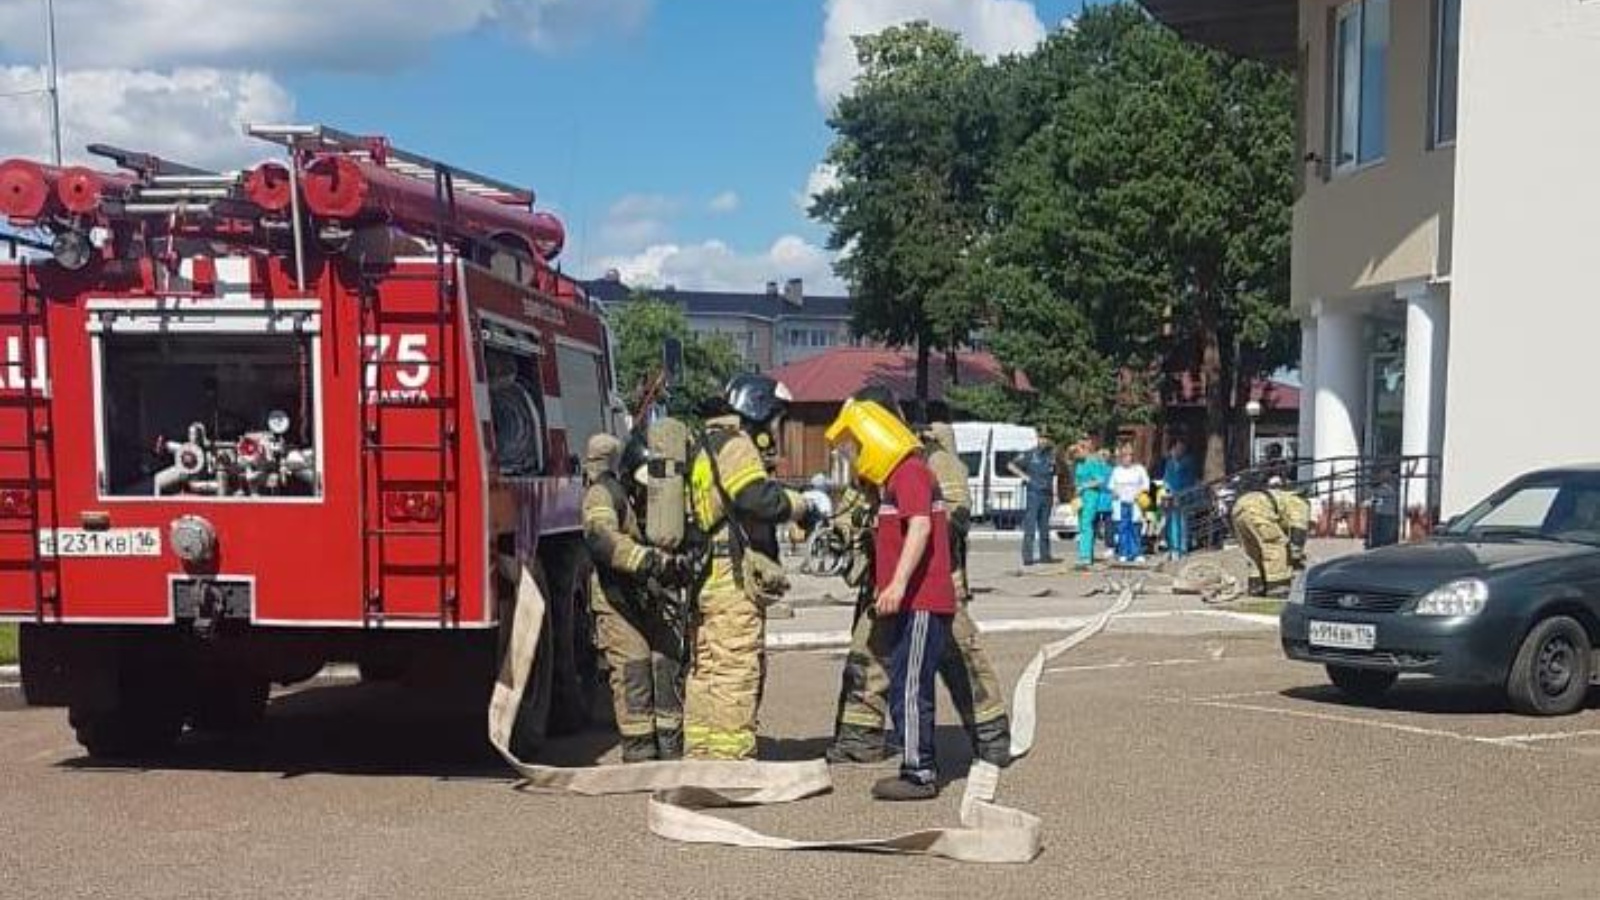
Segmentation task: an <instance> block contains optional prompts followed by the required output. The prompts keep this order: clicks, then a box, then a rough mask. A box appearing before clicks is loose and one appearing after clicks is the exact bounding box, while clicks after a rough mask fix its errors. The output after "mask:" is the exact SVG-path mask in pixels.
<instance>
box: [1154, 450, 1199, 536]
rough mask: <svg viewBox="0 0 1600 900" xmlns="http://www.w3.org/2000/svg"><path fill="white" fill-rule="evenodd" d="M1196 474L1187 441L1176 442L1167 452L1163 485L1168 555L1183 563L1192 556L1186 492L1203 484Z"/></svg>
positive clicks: (1162, 471) (1163, 467) (1162, 476)
mask: <svg viewBox="0 0 1600 900" xmlns="http://www.w3.org/2000/svg"><path fill="white" fill-rule="evenodd" d="M1199 483H1200V480H1199V477H1198V476H1197V475H1196V474H1195V467H1194V459H1193V458H1192V457H1190V456H1189V447H1188V445H1187V444H1185V443H1184V441H1183V438H1178V439H1177V440H1175V441H1173V442H1172V446H1171V447H1169V448H1168V449H1167V461H1166V463H1165V464H1164V465H1163V466H1162V469H1161V484H1162V486H1164V487H1165V488H1166V499H1167V507H1166V514H1167V528H1166V532H1167V533H1166V538H1167V555H1168V556H1169V557H1171V558H1172V559H1182V558H1183V557H1184V556H1185V555H1186V554H1188V552H1189V520H1188V512H1187V509H1186V505H1185V502H1184V492H1185V491H1188V490H1190V489H1192V488H1194V486H1195V485H1197V484H1199Z"/></svg>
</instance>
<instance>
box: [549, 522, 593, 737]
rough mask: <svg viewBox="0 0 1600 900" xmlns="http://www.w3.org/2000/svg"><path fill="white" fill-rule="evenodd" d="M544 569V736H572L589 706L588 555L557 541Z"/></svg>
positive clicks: (583, 722) (578, 545)
mask: <svg viewBox="0 0 1600 900" xmlns="http://www.w3.org/2000/svg"><path fill="white" fill-rule="evenodd" d="M551 562H552V565H551V566H550V567H549V568H547V569H546V575H547V584H548V585H549V588H550V592H549V593H547V594H546V595H545V598H546V601H547V602H548V603H549V619H548V620H547V622H546V625H547V631H548V632H549V633H550V636H551V647H550V649H551V651H552V654H553V656H552V658H553V661H554V663H555V665H554V669H553V671H551V673H550V675H551V678H552V679H553V680H552V682H551V685H550V719H549V723H548V724H549V733H550V734H551V735H552V736H559V735H567V734H576V733H578V732H580V731H582V730H583V729H585V728H587V727H588V725H589V722H590V719H591V713H592V710H593V705H594V678H595V672H596V669H597V667H596V665H595V663H594V654H595V650H594V638H593V625H592V624H591V622H590V619H591V613H590V611H589V573H590V572H591V571H593V564H592V563H591V562H590V560H589V552H588V550H587V548H585V547H584V546H583V544H582V543H581V542H579V541H576V540H562V541H560V543H559V545H558V546H557V547H556V548H554V552H553V553H552V556H551Z"/></svg>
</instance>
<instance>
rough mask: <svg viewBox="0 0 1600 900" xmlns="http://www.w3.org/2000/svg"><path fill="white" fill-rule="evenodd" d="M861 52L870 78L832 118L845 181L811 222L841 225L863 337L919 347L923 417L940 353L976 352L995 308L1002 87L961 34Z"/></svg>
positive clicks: (834, 243)
mask: <svg viewBox="0 0 1600 900" xmlns="http://www.w3.org/2000/svg"><path fill="white" fill-rule="evenodd" d="M856 49H857V55H858V57H859V59H860V62H861V67H862V73H861V76H860V79H859V80H858V81H857V82H856V85H855V88H854V90H853V91H852V92H851V93H850V94H848V95H847V96H845V97H844V98H842V99H841V100H840V101H839V105H838V108H837V110H836V111H835V113H834V114H833V116H832V117H831V118H830V119H829V125H830V126H831V127H832V129H833V130H834V133H835V139H834V143H833V145H832V147H831V148H830V149H829V151H828V156H827V161H828V162H829V163H831V164H832V165H833V166H834V167H835V168H836V170H837V171H838V173H839V184H838V186H837V187H835V188H833V189H831V190H829V191H826V192H824V193H823V194H822V195H821V196H820V197H818V198H817V201H816V203H815V204H814V205H813V207H812V210H811V213H812V215H813V216H815V217H816V218H818V219H820V220H821V221H823V222H825V223H827V224H828V225H830V226H831V227H832V234H831V236H830V238H829V246H830V247H831V248H832V249H834V250H837V251H840V252H841V257H840V261H839V263H838V266H837V268H838V271H839V274H840V275H841V276H842V277H843V278H844V279H845V280H846V281H847V282H848V283H849V285H850V290H851V295H852V297H854V304H853V312H852V318H853V321H852V325H853V327H854V329H855V330H856V332H857V333H858V334H862V335H865V336H867V337H871V338H874V339H876V340H880V341H883V342H885V343H888V344H890V345H892V346H896V347H904V346H911V347H915V348H916V351H917V387H916V397H915V398H914V400H915V403H916V404H917V406H918V408H919V411H922V410H925V408H926V406H925V405H926V403H927V399H928V385H929V367H930V361H931V357H932V354H933V352H934V351H936V350H944V351H949V352H951V353H953V351H955V350H957V349H958V348H960V347H962V346H963V345H965V344H967V342H968V341H969V340H970V336H971V333H972V323H973V322H974V321H975V320H976V319H977V318H979V316H980V315H981V311H982V309H983V307H984V305H985V303H986V302H987V289H986V287H985V285H984V283H983V280H982V279H981V278H980V277H979V271H980V268H981V261H982V257H983V253H984V250H983V244H984V241H985V239H986V237H987V230H986V229H985V227H984V223H985V215H986V209H987V202H986V199H985V181H986V179H987V176H988V173H989V171H990V169H991V168H992V166H993V163H994V154H995V152H996V150H997V149H998V146H999V145H998V143H997V140H996V139H997V136H998V133H999V116H998V113H997V111H996V107H995V105H994V104H993V103H991V102H986V100H985V97H986V96H988V95H989V94H990V92H991V87H992V83H993V79H992V78H991V77H990V73H989V71H988V70H987V69H986V68H985V66H984V65H983V61H982V59H980V58H979V57H978V56H977V55H976V54H974V53H972V52H971V51H969V50H967V49H966V48H964V47H963V46H962V45H961V41H960V39H959V38H958V37H957V36H956V35H955V34H953V33H951V32H948V31H942V30H940V29H936V28H933V27H931V26H929V25H928V24H927V23H925V22H917V23H913V24H910V25H906V26H903V27H896V28H890V29H887V30H885V31H883V32H882V33H880V34H877V35H871V36H866V37H858V38H856ZM950 361H951V362H952V363H953V361H954V358H953V356H951V357H950ZM952 369H953V366H952Z"/></svg>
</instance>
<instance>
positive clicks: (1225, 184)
mask: <svg viewBox="0 0 1600 900" xmlns="http://www.w3.org/2000/svg"><path fill="white" fill-rule="evenodd" d="M859 46H860V48H861V52H862V60H863V64H864V68H865V74H864V75H863V78H862V81H861V82H860V83H859V84H858V86H857V88H856V91H855V92H854V93H853V94H852V95H850V96H849V97H847V98H845V100H843V101H841V103H840V107H839V112H838V114H837V115H836V116H835V117H834V119H833V122H832V124H833V126H834V128H835V130H836V131H837V132H838V139H837V140H836V142H835V144H834V146H833V149H832V150H831V151H830V156H829V158H830V160H831V161H833V162H834V163H835V164H836V165H838V166H839V169H840V173H841V179H842V181H841V185H840V187H839V188H838V189H837V190H836V191H832V192H830V193H829V194H826V195H824V196H823V197H822V198H821V200H820V202H819V203H818V205H817V208H816V210H815V212H816V213H817V214H818V215H819V216H820V217H821V218H823V219H824V221H827V222H828V223H830V224H831V225H833V227H834V233H833V246H835V247H836V248H839V249H842V250H844V251H845V258H844V260H843V262H842V263H841V265H840V272H841V274H843V275H844V277H845V278H846V279H847V280H848V281H849V282H850V284H851V286H852V289H853V291H854V293H855V295H856V297H857V304H858V305H857V309H856V319H857V321H856V324H857V327H858V328H859V329H860V330H861V331H862V333H864V334H867V335H869V336H872V337H877V338H880V339H883V340H886V341H889V342H890V343H902V344H903V343H910V342H913V341H915V340H923V341H925V342H928V343H930V344H932V346H934V347H937V348H948V347H958V346H961V345H962V344H963V343H966V342H968V341H969V340H970V339H971V338H972V337H973V336H974V335H975V334H978V335H981V337H982V339H983V342H984V343H985V344H986V345H987V346H988V347H989V348H990V349H992V350H993V351H994V353H995V355H996V356H997V357H998V358H999V359H1000V361H1001V363H1002V364H1003V365H1005V366H1007V367H1010V368H1012V369H1015V370H1018V371H1021V372H1024V373H1026V375H1027V376H1028V381H1029V382H1030V383H1031V386H1032V390H1031V391H1017V390H1011V389H1007V388H1003V387H984V388H977V389H966V390H961V391H958V392H957V393H956V396H955V399H956V400H957V402H958V403H959V404H960V405H962V406H963V407H965V408H967V409H969V410H972V411H974V412H978V413H980V414H985V415H996V416H1000V417H1004V418H1008V419H1012V420H1016V421H1026V422H1031V423H1034V424H1037V425H1040V426H1042V427H1044V428H1046V429H1047V430H1049V431H1050V432H1052V433H1054V434H1056V436H1057V437H1060V438H1064V439H1072V438H1074V437H1077V436H1079V435H1083V434H1105V433H1108V432H1111V431H1113V430H1114V429H1115V428H1116V426H1118V425H1119V424H1126V423H1131V422H1138V421H1149V420H1152V419H1153V418H1155V417H1156V416H1158V415H1159V413H1160V410H1161V409H1162V406H1163V405H1162V403H1161V402H1160V401H1161V400H1162V399H1163V398H1164V397H1166V396H1167V395H1169V394H1170V392H1171V391H1172V388H1173V385H1174V384H1175V382H1176V377H1175V376H1176V375H1177V374H1178V373H1191V374H1194V375H1197V376H1198V377H1199V379H1200V381H1201V383H1202V384H1203V385H1204V386H1205V387H1206V390H1207V393H1206V407H1207V416H1206V431H1207V435H1206V437H1207V441H1206V449H1207V453H1206V456H1207V469H1208V473H1210V474H1219V473H1220V471H1221V467H1222V466H1223V465H1224V464H1225V462H1226V460H1225V452H1224V448H1225V446H1226V435H1227V433H1228V431H1229V429H1230V428H1232V427H1235V426H1236V425H1237V423H1238V421H1239V419H1240V415H1241V413H1240V409H1241V408H1242V406H1243V404H1244V401H1245V400H1246V399H1248V386H1249V385H1250V384H1251V382H1252V380H1253V379H1254V378H1256V377H1258V376H1260V375H1263V374H1267V373H1270V372H1272V371H1274V370H1275V369H1277V368H1279V367H1280V366H1282V365H1284V364H1286V363H1289V362H1291V361H1292V360H1293V354H1294V351H1295V349H1296V347H1297V344H1296V340H1295V334H1296V332H1295V329H1294V328H1293V323H1292V322H1291V321H1290V320H1289V317H1288V310H1287V299H1288V288H1289V283H1288V282H1289V279H1288V275H1289V236H1290V218H1291V214H1290V210H1291V205H1292V200H1293V196H1292V194H1293V172H1294V164H1295V163H1294V159H1293V134H1294V127H1293V115H1294V114H1293V91H1292V87H1291V82H1290V79H1289V78H1288V77H1287V76H1286V75H1285V74H1284V73H1281V72H1278V71H1276V70H1273V69H1270V68H1267V67H1265V66H1262V65H1259V64H1255V63H1250V62H1243V61H1239V60H1236V59H1233V58H1231V57H1227V56H1224V55H1222V54H1220V53H1216V52H1213V51H1209V50H1204V49H1201V48H1198V47H1195V46H1192V45H1189V44H1185V43H1184V42H1182V41H1181V40H1179V39H1178V38H1177V36H1176V35H1174V34H1173V33H1172V32H1171V31H1169V30H1168V29H1166V28H1165V27H1163V26H1161V25H1159V24H1157V23H1155V22H1153V21H1152V20H1150V19H1149V17H1148V16H1147V15H1146V14H1145V13H1144V12H1143V11H1142V10H1140V9H1138V8H1137V7H1134V6H1132V5H1129V4H1111V5H1098V6H1092V7H1089V8H1087V9H1085V11H1084V13H1083V15H1082V16H1080V17H1079V18H1078V20H1077V21H1076V23H1075V25H1074V26H1073V27H1071V28H1068V29H1063V30H1062V31H1060V32H1057V33H1056V34H1054V35H1052V36H1051V37H1050V38H1049V39H1048V40H1047V41H1046V42H1045V43H1044V44H1043V45H1041V46H1040V47H1039V48H1038V49H1037V50H1035V51H1034V52H1032V53H1030V54H1028V55H1026V56H1020V57H1013V58H1008V59H1004V60H1001V61H999V62H998V63H995V64H992V65H987V66H986V65H984V64H983V63H982V62H981V60H977V59H975V58H973V57H972V55H971V54H970V53H968V52H967V51H965V50H963V49H961V48H960V45H959V42H958V41H957V39H956V38H955V37H954V36H952V35H949V34H946V33H943V32H939V31H936V30H934V29H931V28H928V27H927V26H925V25H916V26H908V27H906V28H903V29H891V30H890V31H887V32H884V33H883V34H882V35H880V36H878V37H876V38H866V39H861V40H860V42H859Z"/></svg>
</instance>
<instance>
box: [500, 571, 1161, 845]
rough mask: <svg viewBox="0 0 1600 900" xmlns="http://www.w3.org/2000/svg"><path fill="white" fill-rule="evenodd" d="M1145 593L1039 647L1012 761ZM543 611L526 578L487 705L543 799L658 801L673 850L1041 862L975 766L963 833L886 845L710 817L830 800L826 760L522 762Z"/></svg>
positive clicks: (914, 835)
mask: <svg viewBox="0 0 1600 900" xmlns="http://www.w3.org/2000/svg"><path fill="white" fill-rule="evenodd" d="M1137 593H1138V587H1137V586H1136V585H1134V584H1132V583H1127V584H1122V585H1119V590H1118V594H1117V599H1116V601H1115V602H1114V603H1112V604H1111V606H1110V607H1109V608H1107V609H1106V610H1105V611H1104V612H1102V613H1100V615H1098V616H1096V617H1095V618H1094V619H1093V620H1091V621H1090V622H1089V623H1088V624H1086V625H1084V626H1083V627H1081V628H1079V629H1078V630H1077V631H1075V632H1073V633H1072V634H1070V635H1068V636H1067V637H1065V638H1062V639H1061V640H1058V641H1055V642H1052V643H1049V644H1045V645H1044V646H1043V647H1040V648H1039V650H1038V652H1036V653H1035V654H1034V656H1033V659H1032V660H1031V661H1030V662H1029V663H1028V666H1027V668H1026V669H1024V670H1023V672H1022V676H1021V677H1020V678H1019V679H1018V680H1017V686H1016V689H1015V691H1014V693H1013V695H1012V716H1011V755H1012V757H1013V759H1014V760H1020V759H1021V758H1022V757H1024V756H1026V755H1027V754H1028V752H1029V751H1030V750H1032V749H1033V741H1034V735H1035V732H1036V729H1037V725H1038V696H1037V695H1038V688H1039V680H1040V678H1041V677H1043V674H1044V667H1045V666H1046V665H1048V664H1049V663H1050V661H1051V660H1053V659H1055V658H1056V657H1058V656H1060V655H1061V654H1063V653H1065V652H1067V651H1068V650H1071V649H1072V648H1074V647H1076V646H1078V645H1079V644H1082V643H1083V642H1085V641H1087V640H1089V639H1090V638H1092V637H1094V636H1095V635H1096V634H1099V633H1100V632H1101V631H1102V630H1104V629H1105V627H1106V625H1108V624H1109V623H1110V622H1111V619H1112V617H1113V616H1116V615H1118V614H1120V613H1122V612H1124V611H1126V610H1127V609H1128V607H1129V606H1131V605H1132V604H1133V599H1134V596H1135V595H1136V594H1137ZM544 612H545V601H544V596H543V595H542V594H541V593H540V591H539V588H538V585H537V584H536V583H535V580H534V577H533V575H532V573H531V572H529V571H528V570H527V569H523V570H522V572H521V575H520V577H519V579H518V586H517V606H516V613H515V615H514V618H513V621H512V629H511V640H510V643H509V645H508V647H507V649H506V654H505V659H504V660H503V662H502V663H501V668H500V677H499V679H498V680H497V681H496V683H495V687H494V696H493V697H492V698H491V699H490V702H489V742H490V743H491V744H493V745H494V748H495V749H496V750H498V751H499V752H500V755H501V756H503V757H505V760H506V762H507V763H509V764H510V765H511V767H512V768H513V769H515V770H516V771H517V773H518V774H520V775H521V776H522V777H523V778H524V779H526V781H527V784H528V785H529V786H531V787H533V788H535V789H538V790H541V791H551V792H566V793H574V794H584V795H589V796H601V795H609V794H642V793H649V794H651V798H650V803H649V827H650V830H651V832H653V833H655V834H657V835H659V836H661V837H664V838H666V839H668V840H673V841H679V842H682V843H687V844H721V845H725V846H731V847H754V848H759V849H765V850H838V851H856V852H875V853H907V854H926V855H932V856H941V857H945V858H947V859H953V860H957V861H960V862H977V863H1025V862H1031V861H1032V860H1033V859H1034V858H1035V857H1037V856H1038V855H1039V850H1040V847H1041V828H1040V821H1039V819H1038V817H1037V816H1034V815H1032V814H1030V813H1027V812H1023V811H1022V810H1018V809H1012V808H1010V807H1006V806H1002V805H1000V804H999V803H997V802H996V800H995V797H996V794H997V793H998V791H999V787H1000V769H999V768H997V767H996V766H994V765H992V764H990V763H986V762H982V761H975V762H974V763H973V764H972V768H971V770H970V772H969V773H968V775H967V786H966V791H965V793H964V794H963V795H962V798H961V825H960V827H955V828H934V829H927V830H923V831H915V832H911V833H909V834H902V835H898V836H896V837H888V838H861V839H851V840H820V841H818V840H812V841H804V840H795V839H792V838H785V837H778V836H775V835H769V834H763V833H761V832H758V831H755V830H753V829H750V828H746V827H745V826H743V825H739V824H736V823H734V822H729V821H728V820H726V819H720V818H717V817H716V816H713V815H710V814H709V813H708V812H707V810H713V809H732V808H738V807H751V806H765V805H771V804H776V803H790V802H793V801H796V800H802V799H805V798H807V797H814V796H817V795H819V794H825V793H828V792H829V791H831V790H832V789H833V781H832V779H830V778H829V776H828V767H827V763H826V762H825V761H823V760H820V759H817V760H808V761H805V762H757V761H741V762H728V761H720V760H677V761H671V762H647V763H635V764H632V765H617V766H590V767H584V768H564V767H557V766H541V765H535V764H532V763H527V762H524V761H522V760H520V759H518V758H517V757H516V755H515V754H513V753H512V752H511V750H510V746H511V728H512V724H513V723H514V722H515V721H516V718H517V710H518V708H520V706H521V705H522V695H523V691H524V690H525V689H526V688H527V686H528V679H529V678H530V677H531V675H532V672H533V670H534V666H533V663H534V654H535V652H536V651H537V648H538V646H539V630H540V628H541V626H542V623H543V622H544Z"/></svg>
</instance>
